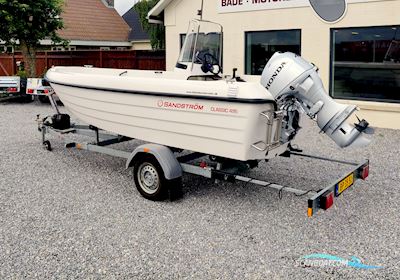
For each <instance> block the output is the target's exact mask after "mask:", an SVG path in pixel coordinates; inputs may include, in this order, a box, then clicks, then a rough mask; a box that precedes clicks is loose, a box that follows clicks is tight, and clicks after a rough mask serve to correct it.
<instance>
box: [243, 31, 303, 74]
mask: <svg viewBox="0 0 400 280" xmlns="http://www.w3.org/2000/svg"><path fill="white" fill-rule="evenodd" d="M245 36H246V59H245V60H246V61H245V63H246V71H245V73H246V74H248V75H261V73H262V71H263V70H264V67H265V65H266V64H267V62H268V60H269V59H270V58H271V56H272V55H273V54H274V53H275V52H278V51H280V52H287V51H288V52H293V53H296V54H299V55H300V50H301V30H278V31H256V32H246V34H245Z"/></svg>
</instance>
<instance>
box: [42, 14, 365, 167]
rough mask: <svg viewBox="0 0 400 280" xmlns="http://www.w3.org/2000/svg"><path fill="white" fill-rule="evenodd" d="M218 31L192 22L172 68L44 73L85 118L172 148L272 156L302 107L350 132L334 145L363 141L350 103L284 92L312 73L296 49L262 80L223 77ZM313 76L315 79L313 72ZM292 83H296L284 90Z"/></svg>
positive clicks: (327, 126) (327, 128) (278, 58)
mask: <svg viewBox="0 0 400 280" xmlns="http://www.w3.org/2000/svg"><path fill="white" fill-rule="evenodd" d="M222 31H223V30H222V26H220V25H219V24H217V23H213V22H209V21H204V20H193V21H191V23H190V25H189V30H188V32H187V36H186V38H185V42H184V45H183V48H182V51H181V55H180V58H179V60H178V62H177V64H176V68H175V70H174V71H141V70H121V69H102V68H88V67H53V68H51V69H50V70H49V71H48V72H47V74H46V79H47V80H48V81H49V82H50V84H51V86H52V87H53V88H54V90H55V92H56V93H57V95H58V96H59V98H60V100H61V101H62V102H63V104H64V105H65V106H66V108H67V110H68V111H69V112H71V113H72V114H73V115H74V116H75V117H77V118H78V119H80V120H82V121H84V122H85V123H87V124H90V125H93V126H95V127H98V128H100V129H104V130H107V131H111V132H113V133H117V134H120V135H124V136H127V137H130V138H136V139H141V140H144V141H148V142H152V143H157V144H162V145H166V146H169V147H174V148H178V149H185V150H192V151H197V152H201V153H204V154H210V155H215V156H219V157H225V158H230V159H235V160H241V161H246V160H262V159H269V158H272V157H276V156H277V155H280V154H282V153H283V152H285V150H286V149H287V147H288V145H289V143H290V141H291V140H292V139H293V138H294V137H295V135H296V133H297V131H298V129H299V125H298V122H299V112H300V111H302V110H304V109H305V110H306V111H307V113H309V115H310V116H311V117H313V118H314V117H315V116H316V114H317V113H321V112H322V111H324V110H325V109H327V110H325V111H329V112H327V113H324V114H323V116H319V117H318V118H317V119H318V121H319V120H320V119H324V122H325V123H324V124H321V126H322V127H321V129H322V130H323V131H324V132H326V133H328V135H329V136H331V134H332V133H333V132H335V131H339V132H340V130H343V131H345V132H344V133H342V134H344V135H339V136H335V137H332V136H331V137H332V138H337V137H340V138H342V136H346V137H348V138H349V139H345V140H343V141H342V140H338V141H339V142H340V141H341V143H338V141H337V140H336V139H334V140H335V142H337V143H338V144H339V145H340V146H343V147H344V146H348V145H350V144H352V143H353V142H354V141H355V140H358V141H357V142H367V140H365V139H364V138H363V136H362V132H363V129H366V126H365V123H363V124H362V125H364V127H362V126H359V127H356V128H357V129H354V127H350V126H347V125H346V126H344V121H345V120H346V119H347V118H348V117H349V116H350V115H351V113H353V112H354V111H355V109H356V108H355V106H344V105H339V104H337V103H335V102H333V100H332V99H330V97H329V96H323V95H326V94H325V92H323V93H321V92H318V91H317V92H314V93H313V94H314V95H317V97H316V101H314V100H308V99H307V97H306V98H302V96H300V95H299V96H300V98H302V99H299V98H298V97H297V96H296V95H294V94H290V93H292V92H294V91H295V90H296V91H299V90H301V89H302V86H303V84H304V81H306V80H307V79H306V78H305V77H306V76H307V75H308V76H309V75H311V74H314V73H316V72H315V67H314V66H313V65H312V64H310V63H308V62H306V61H304V60H302V59H301V58H300V57H298V56H296V55H292V54H289V53H288V54H279V53H277V54H276V55H274V56H273V57H272V58H271V60H270V61H269V63H268V64H267V66H266V67H265V70H264V73H263V76H262V78H261V83H260V82H258V83H255V82H245V81H244V80H243V79H241V78H240V77H237V76H236V73H235V70H234V71H233V74H232V75H228V76H222V75H221V71H222V67H221V64H222V42H223V39H222V34H223V32H222ZM285 71H287V72H285ZM301 79H303V80H304V81H301ZM278 80H279V81H278ZM314 80H316V81H314V83H315V84H317V86H320V85H319V84H318V83H320V80H319V77H318V76H316V77H314ZM263 81H264V84H262V82H263ZM302 82H303V83H302ZM307 82H308V81H307ZM311 82H313V81H311ZM290 83H293V86H295V87H296V88H295V89H294V88H293V90H292V89H291V88H290V89H289V88H288V89H287V92H282V87H283V89H284V88H287V87H288V85H289V84H290ZM276 86H278V89H276ZM305 86H308V87H310V88H311V86H312V85H310V83H309V82H308V83H307V84H306V85H305ZM274 87H275V88H274ZM318 90H319V89H318ZM308 92H309V89H308ZM321 95H322V96H321ZM282 96H283V97H284V98H283V99H281V98H282ZM296 98H297V100H295V99H296ZM312 103H314V104H312ZM328 106H329V108H328ZM301 107H303V109H302V108H301ZM320 115H322V114H320ZM325 119H326V121H325ZM337 134H338V133H337ZM342 142H343V143H342Z"/></svg>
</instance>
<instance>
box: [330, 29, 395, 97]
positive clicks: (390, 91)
mask: <svg viewBox="0 0 400 280" xmlns="http://www.w3.org/2000/svg"><path fill="white" fill-rule="evenodd" d="M331 55H332V58H331V83H330V94H331V96H333V97H334V98H345V99H359V100H370V101H382V102H400V26H381V27H363V28H341V29H331Z"/></svg>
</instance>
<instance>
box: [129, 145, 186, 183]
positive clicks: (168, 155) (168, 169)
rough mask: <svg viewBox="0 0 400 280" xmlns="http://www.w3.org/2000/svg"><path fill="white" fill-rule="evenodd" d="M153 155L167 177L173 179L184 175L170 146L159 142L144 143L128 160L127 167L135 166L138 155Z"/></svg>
mask: <svg viewBox="0 0 400 280" xmlns="http://www.w3.org/2000/svg"><path fill="white" fill-rule="evenodd" d="M143 154H151V155H153V156H154V157H155V158H156V159H157V161H158V163H159V164H160V166H161V168H162V169H163V171H164V176H165V179H167V180H173V179H176V178H179V177H181V176H182V167H181V165H180V163H179V162H178V160H177V159H176V157H175V156H174V153H173V152H172V151H171V149H170V148H168V147H166V146H163V145H158V144H144V145H140V146H139V147H137V148H136V149H135V150H134V151H133V152H132V154H131V155H130V156H129V158H128V159H127V161H126V169H128V168H129V167H131V166H133V163H134V162H135V160H136V159H137V157H138V156H140V155H143Z"/></svg>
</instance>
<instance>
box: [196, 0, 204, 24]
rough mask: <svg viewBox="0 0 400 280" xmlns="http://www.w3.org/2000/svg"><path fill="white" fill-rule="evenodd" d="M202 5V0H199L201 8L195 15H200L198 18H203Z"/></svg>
mask: <svg viewBox="0 0 400 280" xmlns="http://www.w3.org/2000/svg"><path fill="white" fill-rule="evenodd" d="M203 6H204V0H201V8H200V10H198V11H197V15H198V16H200V20H203Z"/></svg>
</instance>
